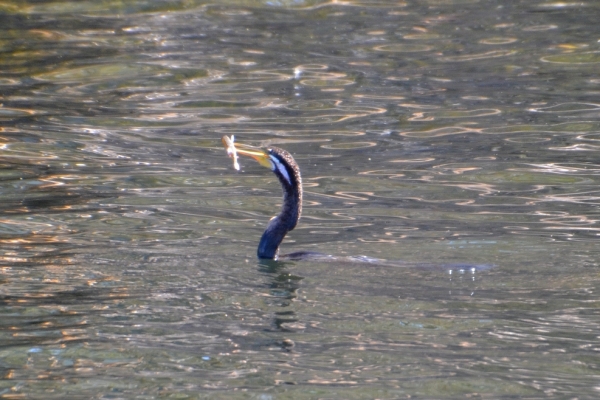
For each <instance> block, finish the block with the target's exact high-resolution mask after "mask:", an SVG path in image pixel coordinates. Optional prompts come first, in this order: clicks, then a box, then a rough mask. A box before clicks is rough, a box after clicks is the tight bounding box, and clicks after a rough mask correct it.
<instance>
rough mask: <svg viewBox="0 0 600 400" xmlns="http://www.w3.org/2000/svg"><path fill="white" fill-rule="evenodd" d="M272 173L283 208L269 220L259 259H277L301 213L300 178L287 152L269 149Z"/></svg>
mask: <svg viewBox="0 0 600 400" xmlns="http://www.w3.org/2000/svg"><path fill="white" fill-rule="evenodd" d="M269 155H270V157H271V162H272V163H273V173H274V174H275V175H276V176H277V178H278V179H279V182H280V183H281V187H282V189H283V206H282V207H281V212H280V213H279V215H277V216H276V217H274V218H273V219H271V221H270V222H269V225H268V226H267V229H266V230H265V232H264V233H263V235H262V237H261V239H260V244H259V245H258V251H257V255H258V257H259V258H268V259H277V255H278V253H279V245H280V244H281V242H282V241H283V238H284V237H285V235H286V234H287V233H288V232H289V231H291V230H292V229H294V228H295V227H296V224H297V223H298V220H299V219H300V214H301V213H302V178H301V176H300V169H299V168H298V165H297V164H296V161H295V160H294V158H293V157H292V155H291V154H290V153H288V152H287V151H285V150H283V149H280V148H277V147H272V148H270V149H269Z"/></svg>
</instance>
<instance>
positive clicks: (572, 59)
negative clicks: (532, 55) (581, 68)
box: [541, 51, 600, 65]
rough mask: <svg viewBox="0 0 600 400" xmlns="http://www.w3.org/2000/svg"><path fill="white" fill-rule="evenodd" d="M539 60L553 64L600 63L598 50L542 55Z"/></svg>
mask: <svg viewBox="0 0 600 400" xmlns="http://www.w3.org/2000/svg"><path fill="white" fill-rule="evenodd" d="M541 60H542V61H543V62H547V63H554V64H572V65H583V64H598V63H600V51H589V52H585V53H566V54H556V55H552V56H546V57H542V58H541Z"/></svg>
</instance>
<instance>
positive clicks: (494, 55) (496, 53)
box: [440, 50, 517, 62]
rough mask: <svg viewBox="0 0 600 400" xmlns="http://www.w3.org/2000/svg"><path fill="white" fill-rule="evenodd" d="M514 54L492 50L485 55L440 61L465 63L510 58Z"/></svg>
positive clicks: (514, 51) (510, 51)
mask: <svg viewBox="0 0 600 400" xmlns="http://www.w3.org/2000/svg"><path fill="white" fill-rule="evenodd" d="M514 54H517V51H516V50H494V51H488V52H485V53H477V54H464V55H460V56H446V57H440V61H445V62H465V61H475V60H485V59H490V58H498V57H507V56H512V55H514Z"/></svg>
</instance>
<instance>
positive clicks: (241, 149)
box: [221, 136, 273, 169]
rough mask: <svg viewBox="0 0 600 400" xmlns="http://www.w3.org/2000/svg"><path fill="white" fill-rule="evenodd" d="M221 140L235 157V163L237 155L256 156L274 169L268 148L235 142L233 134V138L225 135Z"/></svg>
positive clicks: (263, 164)
mask: <svg viewBox="0 0 600 400" xmlns="http://www.w3.org/2000/svg"><path fill="white" fill-rule="evenodd" d="M221 141H222V142H223V146H225V149H226V150H227V155H229V156H230V157H233V159H234V164H237V155H238V154H240V155H242V156H247V157H252V158H254V159H255V160H256V161H257V162H258V163H259V164H260V165H262V166H263V167H266V168H269V169H273V164H272V162H271V158H270V156H269V153H268V152H267V150H265V149H261V148H259V147H254V146H249V145H247V144H241V143H234V142H233V136H231V139H230V138H229V137H227V136H223V137H222V138H221Z"/></svg>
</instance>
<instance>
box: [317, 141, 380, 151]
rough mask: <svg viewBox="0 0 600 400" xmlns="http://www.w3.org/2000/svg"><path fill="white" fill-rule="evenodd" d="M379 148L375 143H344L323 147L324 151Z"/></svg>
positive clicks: (324, 145)
mask: <svg viewBox="0 0 600 400" xmlns="http://www.w3.org/2000/svg"><path fill="white" fill-rule="evenodd" d="M374 146H377V143H375V142H344V143H336V144H323V145H321V147H322V148H324V149H330V150H354V149H366V148H367V147H374Z"/></svg>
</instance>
